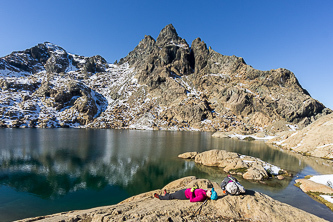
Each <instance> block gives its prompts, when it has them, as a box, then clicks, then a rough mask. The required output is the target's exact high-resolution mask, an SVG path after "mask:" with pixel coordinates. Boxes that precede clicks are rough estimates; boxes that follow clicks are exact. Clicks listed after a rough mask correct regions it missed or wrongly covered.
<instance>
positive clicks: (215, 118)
mask: <svg viewBox="0 0 333 222" xmlns="http://www.w3.org/2000/svg"><path fill="white" fill-rule="evenodd" d="M0 89H1V93H0V126H2V127H93V128H125V129H164V130H204V131H208V130H210V131H216V130H219V131H234V130H237V131H240V132H242V133H254V132H258V131H280V130H285V129H287V128H288V125H294V126H293V127H295V125H296V127H297V126H299V127H303V126H306V125H308V124H310V123H311V122H312V121H314V120H315V119H317V118H319V117H320V116H322V115H323V114H328V113H330V112H331V110H329V109H328V108H325V106H324V105H323V104H321V103H320V102H318V101H316V100H314V99H313V98H311V96H310V95H309V93H308V92H307V91H306V90H304V89H303V88H302V87H301V86H300V84H299V83H298V81H297V79H296V77H295V76H294V74H293V73H292V72H290V71H289V70H286V69H277V70H270V71H259V70H256V69H254V68H252V67H251V66H249V65H247V64H246V63H245V62H244V60H243V59H242V58H239V57H236V56H225V55H221V54H219V53H217V52H215V51H214V50H212V49H211V48H209V49H208V48H207V46H206V44H205V43H204V42H203V41H201V39H200V38H197V39H195V40H194V41H193V42H192V45H191V47H190V46H189V45H188V43H187V42H186V40H184V39H182V38H181V37H179V36H178V34H177V32H176V30H175V28H174V27H173V26H172V25H167V26H166V27H165V28H164V29H162V31H161V32H160V34H159V36H158V37H157V39H156V40H155V39H153V38H152V37H151V36H145V38H144V39H143V40H142V41H140V43H139V44H138V46H137V47H135V49H134V50H133V51H131V52H130V53H129V54H128V55H127V56H126V57H125V58H122V59H120V60H119V63H117V64H108V63H107V62H106V61H105V59H103V58H102V57H101V56H93V57H83V56H78V55H74V54H70V53H68V52H66V51H65V50H64V49H63V48H61V47H59V46H56V45H54V44H51V43H48V42H46V43H43V44H38V45H37V46H35V47H32V48H31V49H27V50H25V51H20V52H13V53H11V54H10V55H8V56H5V57H2V58H0Z"/></svg>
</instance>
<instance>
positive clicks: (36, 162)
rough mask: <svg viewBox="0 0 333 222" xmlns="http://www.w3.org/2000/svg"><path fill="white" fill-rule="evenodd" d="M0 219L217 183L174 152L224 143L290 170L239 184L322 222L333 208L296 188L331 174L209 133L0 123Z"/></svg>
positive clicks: (214, 175)
mask: <svg viewBox="0 0 333 222" xmlns="http://www.w3.org/2000/svg"><path fill="white" fill-rule="evenodd" d="M0 132H1V133H0V221H13V220H18V219H23V218H27V217H36V216H41V215H47V214H53V213H58V212H63V211H70V210H78V209H87V208H93V207H98V206H105V205H113V204H117V203H119V202H120V201H122V200H124V199H126V198H128V197H131V196H133V195H137V194H140V193H143V192H147V191H151V190H155V189H161V188H162V187H164V186H165V185H166V184H168V183H169V182H171V181H173V180H176V179H179V178H182V177H186V176H196V177H198V178H206V179H209V180H211V181H215V182H217V183H219V184H220V183H221V182H222V180H223V178H224V177H225V176H226V174H225V173H224V171H223V169H220V168H217V167H205V166H202V165H199V164H195V163H194V161H190V160H183V159H180V158H178V157H177V156H178V155H179V154H181V153H184V152H190V151H198V152H203V151H206V150H211V149H221V150H222V149H223V150H227V151H232V152H237V153H240V154H244V155H249V156H253V157H258V158H260V159H262V160H264V161H266V162H269V163H271V164H273V165H276V166H278V167H280V168H282V169H285V170H287V171H288V172H290V173H292V175H293V176H292V177H290V178H285V179H284V180H277V179H269V180H267V181H265V183H264V184H263V183H259V182H249V181H246V180H244V179H242V178H241V177H240V176H238V177H237V176H236V177H237V178H238V180H239V181H240V183H241V184H242V185H243V186H244V187H245V189H249V190H254V191H258V192H262V193H265V194H267V195H269V196H271V197H272V198H274V199H276V200H279V201H281V202H284V203H287V204H290V205H292V206H294V207H297V208H299V209H302V210H304V211H307V212H310V213H312V214H315V215H317V216H319V217H322V218H324V219H327V220H333V219H332V218H333V212H332V211H331V210H329V209H328V208H327V207H326V206H325V205H324V204H321V203H319V202H317V201H316V200H314V199H312V198H311V197H310V196H308V195H307V194H305V193H303V192H302V191H301V190H300V189H299V188H297V187H296V186H294V184H295V180H296V179H298V178H303V177H304V176H306V175H310V174H311V175H318V174H332V173H333V172H332V167H325V165H323V164H322V163H321V160H320V159H316V158H310V157H304V156H301V155H297V154H293V153H290V152H286V151H283V150H280V149H276V148H271V147H269V146H268V145H266V144H265V143H264V142H262V141H241V140H235V139H228V138H223V139H221V138H213V137H212V136H211V135H212V133H209V132H180V131H139V130H111V129H59V128H58V129H0Z"/></svg>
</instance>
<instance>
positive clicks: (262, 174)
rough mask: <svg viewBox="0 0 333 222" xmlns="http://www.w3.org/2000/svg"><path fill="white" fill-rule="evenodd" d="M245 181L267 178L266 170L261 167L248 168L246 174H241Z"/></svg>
mask: <svg viewBox="0 0 333 222" xmlns="http://www.w3.org/2000/svg"><path fill="white" fill-rule="evenodd" d="M243 178H244V179H246V180H263V179H267V178H268V174H267V172H266V170H265V169H264V168H263V167H262V166H256V167H250V168H249V169H248V170H247V172H246V173H244V174H243Z"/></svg>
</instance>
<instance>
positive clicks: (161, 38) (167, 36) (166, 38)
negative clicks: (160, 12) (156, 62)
mask: <svg viewBox="0 0 333 222" xmlns="http://www.w3.org/2000/svg"><path fill="white" fill-rule="evenodd" d="M180 40H181V38H180V37H179V36H178V34H177V31H176V29H175V27H173V25H172V24H169V25H167V26H165V27H164V28H163V29H162V31H161V32H160V34H159V35H158V37H157V40H156V43H157V45H159V46H162V45H164V44H165V43H169V42H171V41H172V42H178V41H180Z"/></svg>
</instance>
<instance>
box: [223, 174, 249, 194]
mask: <svg viewBox="0 0 333 222" xmlns="http://www.w3.org/2000/svg"><path fill="white" fill-rule="evenodd" d="M229 179H230V180H231V181H229V183H228V184H227V185H226V186H225V189H226V191H228V193H230V194H231V195H239V194H241V193H245V189H244V187H243V186H242V185H241V184H240V183H239V182H237V181H235V180H233V179H232V178H230V177H229Z"/></svg>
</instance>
